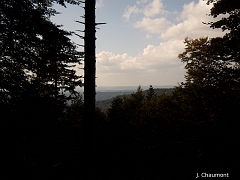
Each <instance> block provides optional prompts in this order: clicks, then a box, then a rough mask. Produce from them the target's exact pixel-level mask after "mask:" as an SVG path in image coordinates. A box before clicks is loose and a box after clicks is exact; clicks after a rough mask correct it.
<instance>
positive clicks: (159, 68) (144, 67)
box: [97, 40, 184, 85]
mask: <svg viewBox="0 0 240 180" xmlns="http://www.w3.org/2000/svg"><path fill="white" fill-rule="evenodd" d="M183 48H184V47H183V43H182V41H178V40H177V41H168V42H164V43H160V44H159V45H158V46H153V45H148V46H147V47H146V48H145V49H144V50H143V52H142V53H140V54H139V55H138V56H136V57H133V56H129V55H128V54H126V53H125V54H113V53H111V52H101V53H99V54H97V76H98V77H99V79H98V83H100V84H103V85H104V81H105V78H107V79H108V84H113V85H117V84H121V83H123V82H121V81H122V80H121V78H124V79H125V83H124V85H138V84H139V83H140V84H141V85H148V84H169V83H170V84H177V82H181V81H183V79H184V68H183V64H182V63H181V61H180V60H179V59H178V58H177V55H178V54H179V53H181V52H182V51H183ZM150 77H152V78H150ZM138 82H139V83H138ZM126 83H128V84H126Z"/></svg>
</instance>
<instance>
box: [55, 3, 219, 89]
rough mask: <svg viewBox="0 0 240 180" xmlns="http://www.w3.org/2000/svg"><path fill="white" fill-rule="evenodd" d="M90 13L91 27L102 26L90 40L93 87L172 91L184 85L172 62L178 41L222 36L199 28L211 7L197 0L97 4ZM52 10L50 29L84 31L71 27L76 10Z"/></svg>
mask: <svg viewBox="0 0 240 180" xmlns="http://www.w3.org/2000/svg"><path fill="white" fill-rule="evenodd" d="M96 7H97V9H96V22H105V23H107V24H106V25H101V26H99V28H100V29H98V30H97V34H96V36H97V42H96V43H97V48H96V52H97V54H96V57H97V72H96V74H97V85H98V86H138V85H142V86H148V85H150V84H151V85H177V83H180V82H182V81H184V74H185V70H184V64H183V63H182V62H181V61H180V59H178V58H177V56H178V54H180V53H182V52H183V51H184V43H183V41H184V39H185V38H186V37H189V38H199V37H203V36H208V37H216V36H222V32H221V30H216V29H215V30H213V29H211V28H210V27H209V26H208V25H204V24H203V23H202V22H209V21H213V19H212V18H211V17H210V16H207V14H209V12H210V8H211V5H206V1H203V0H97V4H96ZM55 8H56V9H57V10H58V11H59V12H61V14H59V15H56V16H55V17H53V18H52V20H53V21H54V22H55V23H57V24H62V25H63V29H66V30H71V31H74V30H77V29H79V30H84V27H83V26H82V25H81V24H79V23H76V22H74V20H78V21H84V19H81V17H80V16H82V15H83V14H84V11H83V9H82V8H81V7H78V6H68V7H67V8H63V7H60V6H57V5H56V6H55ZM214 21H215V20H214ZM80 34H81V33H80ZM72 40H73V41H74V42H76V43H78V44H83V41H82V40H81V39H80V38H78V37H72ZM78 73H79V74H83V72H82V71H81V70H79V71H78Z"/></svg>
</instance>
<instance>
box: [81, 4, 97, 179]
mask: <svg viewBox="0 0 240 180" xmlns="http://www.w3.org/2000/svg"><path fill="white" fill-rule="evenodd" d="M84 51H85V59H84V122H83V126H84V132H83V133H84V141H85V144H84V146H85V154H84V156H85V158H86V159H85V160H86V161H85V167H86V168H87V169H86V171H85V173H86V175H87V177H86V178H87V179H95V148H94V147H95V141H94V139H95V138H94V134H95V127H94V126H95V73H96V72H95V69H96V68H95V65H96V60H95V0H86V1H85V41H84Z"/></svg>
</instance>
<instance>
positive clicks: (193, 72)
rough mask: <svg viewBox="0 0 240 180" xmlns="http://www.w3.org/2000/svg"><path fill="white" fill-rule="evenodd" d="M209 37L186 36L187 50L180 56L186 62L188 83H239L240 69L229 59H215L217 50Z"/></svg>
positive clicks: (208, 84) (226, 84) (229, 85)
mask: <svg viewBox="0 0 240 180" xmlns="http://www.w3.org/2000/svg"><path fill="white" fill-rule="evenodd" d="M211 42H212V41H211V40H209V39H208V37H205V38H199V39H189V38H186V39H185V41H184V43H185V45H186V48H185V51H184V52H183V53H182V54H179V56H178V57H179V58H180V59H181V61H182V62H183V63H186V65H185V69H187V74H186V75H185V78H186V83H187V84H188V85H189V84H191V83H193V84H194V85H198V86H201V87H208V86H215V87H220V86H221V87H225V88H227V87H231V86H233V85H236V86H237V85H238V84H239V78H238V77H239V69H238V68H236V67H234V66H233V64H231V63H229V62H228V61H223V60H219V59H215V50H214V49H213V48H212V44H211Z"/></svg>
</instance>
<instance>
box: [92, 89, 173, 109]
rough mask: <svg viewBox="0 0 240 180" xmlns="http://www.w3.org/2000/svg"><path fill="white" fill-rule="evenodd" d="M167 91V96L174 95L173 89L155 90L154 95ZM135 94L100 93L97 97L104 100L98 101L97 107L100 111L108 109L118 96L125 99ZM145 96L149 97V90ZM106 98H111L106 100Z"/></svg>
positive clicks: (144, 92) (145, 92)
mask: <svg viewBox="0 0 240 180" xmlns="http://www.w3.org/2000/svg"><path fill="white" fill-rule="evenodd" d="M164 91H165V93H166V94H172V92H173V88H157V89H154V93H155V94H156V95H157V96H159V95H160V94H161V93H163V92H164ZM132 93H134V92H98V93H97V96H96V97H98V98H99V99H103V100H98V98H97V101H96V107H99V108H100V109H103V110H105V109H108V108H109V107H110V105H111V103H112V101H113V99H114V98H115V97H117V96H119V97H120V98H123V97H124V95H125V96H126V97H128V96H130V95H131V94H132ZM143 94H144V95H145V96H146V95H147V90H145V91H143ZM106 97H110V98H108V99H106Z"/></svg>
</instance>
